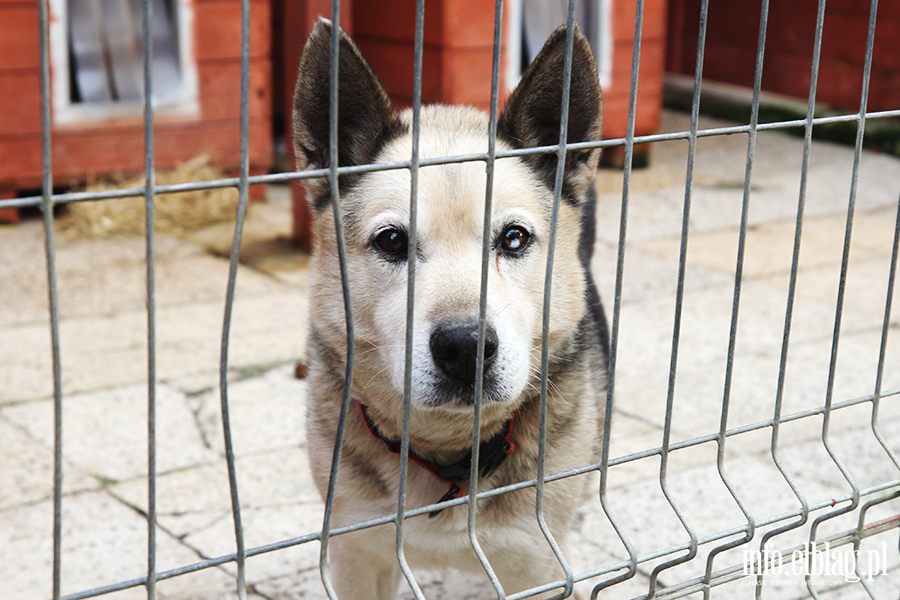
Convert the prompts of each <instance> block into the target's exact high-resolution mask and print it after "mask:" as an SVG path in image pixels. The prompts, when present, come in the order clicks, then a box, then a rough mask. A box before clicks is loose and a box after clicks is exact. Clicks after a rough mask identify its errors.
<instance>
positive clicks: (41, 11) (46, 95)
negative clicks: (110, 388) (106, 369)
mask: <svg viewBox="0 0 900 600" xmlns="http://www.w3.org/2000/svg"><path fill="white" fill-rule="evenodd" d="M49 1H50V0H37V5H38V30H39V31H38V40H39V44H40V63H41V64H40V69H41V75H40V79H41V84H40V85H41V204H40V207H41V214H42V217H43V225H44V253H45V255H46V259H47V296H48V301H49V304H50V352H51V355H52V360H53V600H59V598H60V597H61V580H62V500H63V458H62V457H63V406H62V400H63V389H62V352H61V349H60V331H59V291H58V289H57V276H56V242H55V235H54V226H53V207H54V203H53V138H52V132H51V123H50V35H49V25H50V14H49V12H50V6H49Z"/></svg>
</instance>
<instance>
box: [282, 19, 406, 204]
mask: <svg viewBox="0 0 900 600" xmlns="http://www.w3.org/2000/svg"><path fill="white" fill-rule="evenodd" d="M331 31H332V25H331V22H330V21H328V20H326V19H321V18H320V19H319V20H318V22H316V25H315V27H314V28H313V31H312V33H310V35H309V39H308V40H307V42H306V46H305V47H304V49H303V56H301V58H300V69H299V72H298V75H297V85H296V87H295V88H294V115H293V119H294V121H293V122H294V156H295V157H296V160H297V169H298V170H300V171H304V170H308V169H322V168H327V167H328V166H329V165H330V151H329V96H330V81H331ZM338 56H339V58H338V60H339V64H338V140H337V142H338V166H341V167H343V166H348V165H360V164H364V163H368V162H371V161H372V159H374V158H375V155H376V154H377V153H378V151H379V150H380V149H381V148H382V146H383V145H384V144H385V143H386V142H387V141H389V140H390V139H392V138H393V137H395V136H397V135H399V133H401V132H402V131H403V129H404V126H403V124H402V123H401V122H400V119H399V117H398V116H397V112H396V111H395V110H394V106H393V104H391V101H390V99H389V98H388V95H387V92H385V90H384V87H382V85H381V83H380V82H379V81H378V78H377V77H376V76H375V73H373V72H372V69H371V67H369V64H368V63H367V62H366V60H365V59H364V58H363V56H362V54H361V53H360V51H359V49H358V48H357V47H356V44H354V43H353V41H352V40H351V39H350V37H349V36H348V35H347V34H346V33H344V31H343V30H340V43H339V53H338ZM349 179H350V178H348V176H342V177H341V180H340V184H339V185H340V186H341V187H343V186H344V184H345V183H346V182H347V181H348V180H349ZM307 187H308V188H309V189H310V190H311V191H312V192H313V193H312V194H311V197H312V202H313V203H314V207H315V208H316V209H320V208H322V207H321V206H319V204H323V205H324V204H325V203H327V197H326V196H327V195H325V194H323V193H321V192H323V191H324V190H327V188H328V183H327V181H326V180H324V179H316V180H307Z"/></svg>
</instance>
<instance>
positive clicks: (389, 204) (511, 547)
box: [293, 20, 608, 600]
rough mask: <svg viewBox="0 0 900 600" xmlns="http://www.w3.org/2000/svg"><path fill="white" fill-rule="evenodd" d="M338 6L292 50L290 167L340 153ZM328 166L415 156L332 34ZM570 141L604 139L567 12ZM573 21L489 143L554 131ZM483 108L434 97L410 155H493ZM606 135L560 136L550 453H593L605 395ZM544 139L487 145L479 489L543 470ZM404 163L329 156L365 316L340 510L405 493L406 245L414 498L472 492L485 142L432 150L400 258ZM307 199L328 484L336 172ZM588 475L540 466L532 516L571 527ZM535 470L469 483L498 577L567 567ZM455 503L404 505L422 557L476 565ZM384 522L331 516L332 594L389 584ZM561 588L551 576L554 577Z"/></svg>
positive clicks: (344, 595) (311, 422)
mask: <svg viewBox="0 0 900 600" xmlns="http://www.w3.org/2000/svg"><path fill="white" fill-rule="evenodd" d="M331 31H332V27H331V24H330V23H329V22H328V21H326V20H319V22H318V23H317V24H316V25H315V27H314V30H313V31H312V33H311V34H310V37H309V40H308V42H307V44H306V46H305V48H304V51H303V55H302V57H301V61H300V68H299V74H298V79H297V86H296V89H295V93H294V102H293V108H294V115H293V120H294V149H295V156H296V159H297V168H298V170H301V171H302V170H309V169H322V168H327V167H328V166H329V164H330V160H331V158H330V152H329V125H328V122H329V81H330V62H331V59H330V44H331V35H332V33H331ZM339 36H340V43H339V44H340V51H339V65H338V66H339V82H338V96H339V98H338V132H337V135H338V140H337V141H338V161H339V166H342V167H343V166H350V165H364V164H370V163H391V162H396V161H407V160H409V159H410V157H411V155H412V128H413V122H412V121H413V116H412V111H411V110H405V111H402V112H398V111H396V110H395V109H394V107H393V105H392V103H391V101H390V100H389V98H388V95H387V93H386V92H385V90H384V88H383V87H382V85H381V83H380V82H379V80H378V79H377V77H376V76H375V74H374V73H373V72H372V69H371V68H370V67H369V65H368V64H367V63H366V61H365V59H364V58H363V56H362V54H361V53H360V51H359V50H358V48H357V47H356V46H355V45H354V43H353V42H352V41H351V39H350V38H349V37H348V36H347V35H346V34H345V33H344V32H343V31H341V32H339ZM574 40H575V41H574V48H573V55H572V75H571V100H570V104H569V106H570V109H569V121H568V137H567V143H568V144H572V143H576V142H584V141H589V140H597V139H599V137H600V129H601V113H602V100H601V92H600V87H599V84H598V82H597V70H596V66H595V63H594V58H593V55H592V53H591V49H590V46H589V44H588V42H587V41H586V39H585V38H584V37H583V36H582V35H581V33H579V32H577V31H576V32H574ZM565 52H566V31H565V29H564V28H561V29H559V30H557V31H556V32H555V33H554V34H553V35H552V36H551V37H550V38H549V40H548V41H547V43H546V45H545V46H544V48H543V50H542V51H541V52H540V54H539V55H538V56H537V57H536V59H535V60H534V62H533V63H532V64H531V65H530V67H529V68H528V69H527V70H526V71H525V73H524V75H523V76H522V79H521V81H520V83H519V84H518V86H517V87H516V88H515V90H514V91H513V92H512V93H511V95H510V96H509V99H508V101H507V102H506V104H505V107H504V109H503V111H502V113H501V115H500V117H499V120H498V124H497V149H498V150H510V149H516V148H532V147H538V146H547V145H555V144H558V143H559V134H560V120H561V119H560V113H561V110H560V108H561V105H562V88H563V71H564V66H565ZM488 130H489V119H488V116H487V115H486V114H484V113H483V112H480V111H477V110H475V109H472V108H467V107H460V106H442V105H433V106H424V107H422V109H421V115H420V137H419V146H418V148H419V156H420V157H421V158H422V159H428V158H434V157H442V156H456V155H468V154H473V153H484V152H485V151H486V150H487V149H488ZM599 154H600V151H599V149H596V148H595V149H579V150H571V151H569V152H568V153H567V155H566V161H565V166H564V177H563V180H562V188H561V200H560V203H559V215H558V234H557V235H556V245H555V258H554V263H553V273H552V296H551V302H550V312H549V315H550V316H549V357H550V358H549V367H548V394H547V411H546V450H545V454H544V465H545V466H544V469H545V473H547V474H551V473H555V472H558V471H561V470H564V469H568V468H572V467H577V466H584V465H588V464H592V463H594V462H596V461H598V460H599V449H600V439H601V435H602V431H603V419H604V414H605V411H604V410H603V407H604V406H605V396H606V393H605V387H606V378H607V362H608V339H607V338H608V332H607V324H606V319H605V316H604V313H603V308H602V305H601V303H600V299H599V296H598V294H597V291H596V287H595V285H594V283H593V281H592V279H591V274H590V269H589V263H590V257H591V249H592V247H593V238H594V229H593V214H592V213H593V210H594V208H593V207H594V203H595V196H594V194H593V191H592V182H593V179H594V176H595V172H596V169H597V164H598V160H599ZM557 160H558V159H557V154H556V152H555V151H554V152H552V153H544V154H530V155H525V156H521V157H515V158H501V159H497V160H496V163H495V166H494V179H493V195H492V198H493V208H492V214H491V234H490V235H491V238H490V242H489V244H490V258H489V262H488V268H489V274H488V284H487V313H486V314H487V320H486V324H485V326H484V327H485V333H484V350H483V353H484V354H483V359H484V361H483V362H484V370H483V386H482V394H481V399H480V406H481V429H480V439H481V444H480V446H479V449H480V450H479V454H480V459H481V460H480V461H479V464H478V469H479V472H480V476H479V479H478V489H479V491H484V490H490V489H494V488H498V487H502V486H507V485H510V484H514V483H517V482H521V481H525V480H529V479H533V478H535V477H536V476H537V465H538V454H539V441H538V440H539V430H540V385H541V384H540V369H541V338H542V309H543V293H544V292H543V287H544V285H543V281H544V276H545V269H546V264H547V254H548V243H549V237H550V229H551V214H552V208H553V195H554V186H555V180H556V171H557ZM410 181H411V180H410V172H409V171H408V170H407V169H393V170H380V171H374V172H367V173H363V174H360V173H355V174H354V173H349V174H343V175H340V177H339V179H338V188H339V190H338V191H339V195H340V210H341V214H342V223H343V231H344V236H345V240H346V265H347V278H348V280H349V288H350V297H351V302H352V304H351V307H352V313H353V323H354V329H355V337H354V344H355V346H354V352H355V362H354V370H353V379H352V383H351V390H350V397H351V403H350V407H349V412H348V413H347V417H346V428H345V434H344V440H343V446H342V454H341V456H340V464H339V469H338V475H337V480H336V482H335V484H334V485H335V487H334V503H333V513H332V520H331V525H332V527H339V526H344V525H350V524H353V523H357V522H360V521H364V520H368V519H372V518H375V517H379V516H384V515H389V514H392V513H394V512H396V510H397V501H398V500H397V499H398V496H397V494H398V485H399V483H398V482H399V478H400V467H401V465H400V460H399V457H398V456H397V452H398V450H399V448H400V439H401V435H402V414H403V395H404V381H405V348H406V318H407V317H406V314H407V268H408V264H407V263H408V261H409V260H415V261H416V273H415V300H414V319H413V328H414V330H413V334H412V375H411V393H410V395H411V397H410V402H411V409H410V416H409V423H410V425H409V456H410V461H409V463H408V466H407V469H408V483H407V489H406V494H407V496H406V507H407V509H412V508H416V507H423V506H428V505H431V504H434V503H436V502H438V501H440V500H447V499H450V498H455V497H461V496H463V495H466V494H468V493H469V481H468V478H469V469H470V464H471V452H472V451H471V447H470V446H471V443H472V437H473V410H474V408H473V407H474V403H475V402H476V401H477V400H476V398H475V389H476V354H477V346H478V336H479V325H478V316H479V294H480V281H481V271H482V258H481V256H482V235H483V233H482V232H483V218H484V216H483V214H484V202H485V192H486V186H487V179H486V172H485V165H484V163H483V162H480V161H474V162H461V163H450V164H442V165H432V166H422V167H421V168H420V169H419V172H418V193H417V196H418V204H417V207H418V208H417V213H418V216H417V221H416V223H417V237H416V240H417V242H416V244H417V245H416V248H415V252H414V257H410V256H409V246H408V244H409V231H410V222H409V220H410V217H409V212H410V208H409V203H410V194H411V183H410ZM305 185H306V188H307V197H308V201H309V203H310V206H311V207H312V210H313V212H314V214H315V217H316V219H315V225H314V229H313V239H314V244H313V258H312V263H311V275H310V280H309V288H310V293H311V299H310V328H309V332H308V336H309V337H308V346H307V360H308V365H309V373H308V376H307V381H308V390H309V391H308V407H307V411H308V412H307V444H308V449H309V459H310V465H311V468H312V472H313V475H314V479H315V482H316V485H317V487H318V489H319V491H320V493H321V494H322V497H323V498H325V496H326V493H327V490H328V486H329V477H330V470H331V463H332V456H333V448H334V444H335V435H336V431H337V428H338V419H339V415H340V412H341V403H342V396H343V393H344V380H345V373H346V368H347V364H346V363H347V332H346V320H345V311H344V306H343V303H342V302H341V298H342V284H341V269H340V265H339V252H338V242H337V238H336V234H335V217H334V214H333V211H332V208H331V189H330V187H329V182H328V179H326V178H311V179H306V180H305ZM583 480H584V478H583V477H574V478H572V477H570V478H565V479H562V480H559V481H555V482H552V483H547V484H546V486H545V489H544V495H543V516H544V519H545V521H546V524H547V527H548V528H549V530H550V532H551V533H552V536H553V538H554V539H555V540H556V542H557V543H558V544H559V545H560V546H561V547H565V540H566V537H567V534H568V532H569V530H570V528H571V527H572V525H573V523H574V520H575V518H576V513H577V509H578V507H579V504H580V501H581V499H582V497H583V496H584V494H585V483H584V481H583ZM535 503H536V492H535V488H534V487H527V488H524V489H521V490H517V491H514V492H511V493H504V494H499V495H494V496H491V497H488V498H484V499H481V500H479V501H478V503H477V509H476V510H477V515H476V520H477V528H476V529H477V539H478V542H479V545H480V547H481V549H482V550H483V552H484V555H485V556H486V557H487V559H488V560H489V562H490V565H491V567H492V569H493V570H494V572H495V573H496V575H497V578H498V579H499V582H500V584H501V585H502V587H503V590H504V591H505V593H507V594H510V593H514V592H517V591H521V590H525V589H529V588H532V587H534V586H539V585H542V584H546V583H549V582H554V581H559V580H560V579H564V571H563V569H562V568H561V566H560V563H559V561H558V560H557V559H556V557H555V555H554V553H553V551H552V549H551V546H550V545H549V544H548V542H547V540H546V538H545V536H544V534H543V533H542V531H541V528H540V526H539V524H538V519H537V518H536V514H535V511H536V508H535ZM467 519H468V507H467V506H466V505H456V506H452V507H449V508H446V507H445V508H444V509H443V510H435V511H433V512H432V513H431V514H430V516H429V515H425V514H423V515H420V516H418V517H415V518H410V519H408V520H407V521H405V523H404V554H405V557H406V559H407V561H408V562H409V564H410V565H411V566H412V567H414V568H415V567H422V568H434V567H438V568H442V567H446V566H453V567H456V568H459V569H463V570H470V571H475V572H480V573H481V575H482V576H484V568H483V567H482V565H481V563H480V562H479V560H478V558H477V556H476V554H475V552H474V551H473V549H472V543H471V541H470V539H469V535H468V529H467ZM395 536H396V532H395V527H394V526H392V525H383V526H378V527H370V528H367V529H363V530H359V531H355V532H353V533H350V534H343V535H338V536H335V537H333V538H331V539H330V542H329V544H330V545H329V559H328V560H329V569H330V574H331V581H332V584H333V586H334V589H335V591H336V593H337V595H338V597H339V598H341V600H360V599H364V598H371V599H378V600H388V599H389V598H393V597H394V595H395V594H396V590H397V586H398V582H399V580H400V576H401V569H400V566H399V561H398V559H397V556H396V550H395V543H396V539H395ZM552 593H553V594H557V595H558V594H559V593H560V588H556V589H555V590H553V591H552Z"/></svg>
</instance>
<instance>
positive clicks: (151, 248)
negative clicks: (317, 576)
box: [143, 0, 156, 600]
mask: <svg viewBox="0 0 900 600" xmlns="http://www.w3.org/2000/svg"><path fill="white" fill-rule="evenodd" d="M143 7H144V23H143V34H144V210H145V216H146V219H145V224H146V242H147V249H146V256H147V584H146V587H147V598H148V600H155V598H156V232H155V227H156V215H155V211H154V187H155V185H156V166H155V157H154V150H153V141H154V137H153V122H154V119H153V0H144V2H143Z"/></svg>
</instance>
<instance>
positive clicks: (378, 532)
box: [328, 526, 400, 600]
mask: <svg viewBox="0 0 900 600" xmlns="http://www.w3.org/2000/svg"><path fill="white" fill-rule="evenodd" d="M394 540H395V538H394V534H393V532H392V529H391V528H390V527H389V526H381V527H375V528H371V529H364V530H362V531H356V532H353V533H348V534H343V535H338V536H335V537H333V538H331V540H330V541H329V551H328V554H329V560H328V564H329V567H330V570H331V582H332V585H333V586H334V590H335V591H336V592H337V595H338V598H339V599H340V600H392V599H393V598H394V596H395V595H396V593H397V583H398V582H399V580H400V566H399V563H398V561H397V557H396V552H395V551H394Z"/></svg>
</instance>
